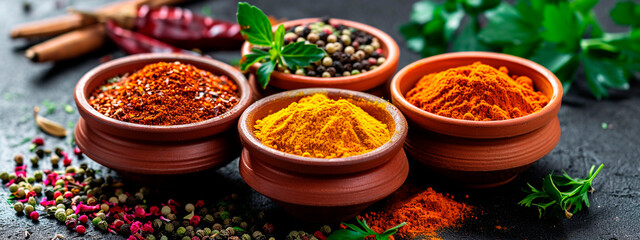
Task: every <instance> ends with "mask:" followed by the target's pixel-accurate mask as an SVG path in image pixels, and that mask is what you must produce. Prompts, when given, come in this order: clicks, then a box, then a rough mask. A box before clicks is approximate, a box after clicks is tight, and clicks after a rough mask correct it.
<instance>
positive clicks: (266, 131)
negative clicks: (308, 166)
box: [254, 94, 391, 158]
mask: <svg viewBox="0 0 640 240" xmlns="http://www.w3.org/2000/svg"><path fill="white" fill-rule="evenodd" d="M254 128H255V129H254V134H255V136H256V137H257V138H258V139H259V140H260V141H262V143H264V144H265V145H267V146H269V147H271V148H274V149H277V150H280V151H283V152H286V153H291V154H295V155H300V156H303V157H316V158H341V157H348V156H354V155H360V154H363V153H366V152H369V151H371V150H373V149H376V148H377V147H379V146H381V145H383V144H384V143H386V142H387V141H389V139H390V138H391V134H390V132H389V129H388V128H387V125H386V124H383V123H382V122H380V121H379V120H377V119H376V118H374V117H373V116H371V115H370V114H369V113H367V112H366V111H364V110H363V109H362V108H360V107H358V106H356V105H354V104H353V103H351V102H350V101H348V100H345V99H339V100H333V99H330V98H328V97H327V96H326V95H323V94H315V95H312V96H308V97H304V98H302V99H300V100H299V101H298V102H294V103H291V104H290V105H289V106H288V107H286V108H284V109H282V110H280V111H278V112H275V113H273V114H271V115H269V116H267V117H265V118H263V119H261V120H258V121H256V124H255V126H254Z"/></svg>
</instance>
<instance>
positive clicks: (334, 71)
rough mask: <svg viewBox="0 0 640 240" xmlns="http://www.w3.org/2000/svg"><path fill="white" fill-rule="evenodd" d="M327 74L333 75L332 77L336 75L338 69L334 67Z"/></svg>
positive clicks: (329, 68) (328, 69)
mask: <svg viewBox="0 0 640 240" xmlns="http://www.w3.org/2000/svg"><path fill="white" fill-rule="evenodd" d="M327 72H328V73H329V74H331V76H332V77H333V76H335V75H336V69H335V68H334V67H328V68H327Z"/></svg>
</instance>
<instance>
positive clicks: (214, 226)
mask: <svg viewBox="0 0 640 240" xmlns="http://www.w3.org/2000/svg"><path fill="white" fill-rule="evenodd" d="M211 229H213V230H217V231H220V230H222V224H220V223H216V224H213V227H211Z"/></svg>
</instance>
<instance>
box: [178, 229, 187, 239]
mask: <svg viewBox="0 0 640 240" xmlns="http://www.w3.org/2000/svg"><path fill="white" fill-rule="evenodd" d="M186 232H187V229H186V228H185V227H179V228H178V230H176V234H178V236H179V237H182V236H184V234H185V233H186Z"/></svg>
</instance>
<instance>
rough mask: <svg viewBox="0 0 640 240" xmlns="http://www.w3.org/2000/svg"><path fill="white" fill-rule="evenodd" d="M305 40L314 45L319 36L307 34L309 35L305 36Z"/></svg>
mask: <svg viewBox="0 0 640 240" xmlns="http://www.w3.org/2000/svg"><path fill="white" fill-rule="evenodd" d="M307 40H308V41H309V42H310V43H316V42H317V41H318V40H320V36H318V34H317V33H309V35H307Z"/></svg>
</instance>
